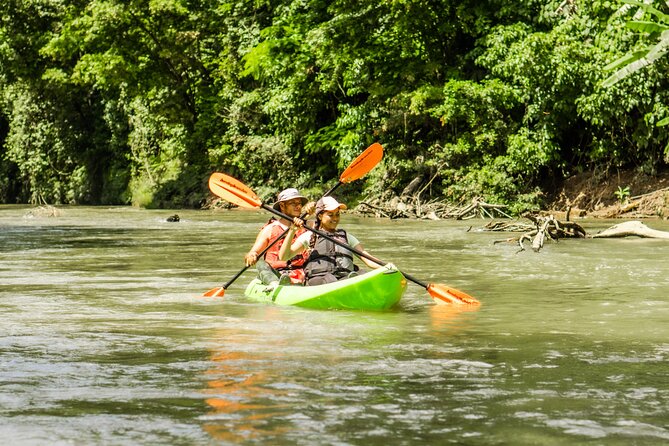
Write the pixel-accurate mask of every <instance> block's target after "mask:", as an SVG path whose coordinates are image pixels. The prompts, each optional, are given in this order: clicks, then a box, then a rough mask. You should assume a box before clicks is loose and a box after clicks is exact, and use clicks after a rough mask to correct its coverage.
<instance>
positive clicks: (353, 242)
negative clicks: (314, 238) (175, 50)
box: [293, 231, 360, 249]
mask: <svg viewBox="0 0 669 446" xmlns="http://www.w3.org/2000/svg"><path fill="white" fill-rule="evenodd" d="M295 242H300V244H302V246H304V249H309V243H310V242H311V231H307V232H305V233H304V234H302V235H300V236H299V237H297V238H296V239H295V241H294V242H293V243H295ZM346 243H348V246H351V247H353V248H355V247H356V246H358V245H359V244H360V240H358V239H357V238H356V237H355V236H354V235H351V234H349V233H348V232H347V233H346Z"/></svg>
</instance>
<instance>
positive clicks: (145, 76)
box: [0, 0, 669, 211]
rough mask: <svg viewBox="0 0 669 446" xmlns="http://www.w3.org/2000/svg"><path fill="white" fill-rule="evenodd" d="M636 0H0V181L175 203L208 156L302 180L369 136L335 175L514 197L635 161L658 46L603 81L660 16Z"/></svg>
mask: <svg viewBox="0 0 669 446" xmlns="http://www.w3.org/2000/svg"><path fill="white" fill-rule="evenodd" d="M645 3H646V5H645V6H643V3H640V2H635V1H627V2H621V1H598V0H383V1H378V0H373V1H370V0H329V1H325V0H233V1H226V0H218V1H209V2H208V1H197V0H123V1H121V0H92V1H84V0H3V2H2V5H1V6H0V202H3V203H17V202H22V203H28V202H32V203H44V202H46V203H50V204H57V203H76V204H127V203H132V204H134V205H137V206H150V207H168V206H169V207H179V206H189V207H197V206H199V205H201V203H202V201H203V199H204V198H205V197H206V196H207V189H206V180H207V178H208V176H209V174H210V173H211V172H213V171H223V172H226V173H228V174H231V175H233V176H235V177H237V178H239V179H240V180H242V181H243V182H245V183H246V184H248V185H250V186H251V187H253V188H254V189H255V190H256V191H257V192H258V193H259V194H260V195H261V196H263V198H265V199H267V200H269V201H271V197H272V195H273V194H274V193H276V192H277V191H278V190H280V189H282V188H284V187H289V186H297V187H300V188H303V189H305V190H306V191H308V192H309V191H311V192H312V193H313V194H314V195H315V194H316V193H317V192H318V191H322V190H323V186H324V184H325V183H327V184H326V186H327V185H332V184H333V183H334V182H335V181H336V179H337V178H338V176H339V173H340V172H341V169H342V168H343V167H345V166H346V165H347V164H348V163H349V162H350V161H351V160H352V159H353V158H354V157H355V156H357V155H358V154H359V153H361V152H362V151H363V150H364V149H365V148H366V147H367V146H368V145H369V144H371V143H372V142H375V141H378V142H380V143H381V144H383V146H384V148H385V157H384V160H383V163H382V165H380V166H378V167H377V168H376V169H375V170H374V171H373V172H372V173H371V174H370V175H368V177H366V179H365V181H362V182H359V183H356V184H355V185H351V186H348V187H347V190H348V193H349V194H358V195H360V196H361V195H362V194H366V195H376V196H380V195H381V194H382V193H383V192H385V191H394V192H395V193H399V192H401V191H402V189H403V188H404V187H406V186H407V184H409V183H410V182H411V181H412V180H414V179H415V178H420V179H421V181H422V184H423V185H424V186H423V189H424V190H423V192H422V193H423V194H424V195H425V196H426V199H428V198H431V199H440V200H444V201H448V200H455V201H457V200H461V199H469V198H472V197H475V196H479V197H482V198H484V199H485V200H487V201H489V202H498V203H506V204H510V205H511V206H512V209H513V210H515V211H518V210H522V209H525V208H532V207H536V206H539V205H540V204H541V200H542V198H543V194H542V191H545V190H548V189H550V188H551V187H552V186H554V185H555V184H557V183H558V182H559V181H560V180H561V179H562V178H564V177H565V176H567V175H571V174H574V173H577V172H579V171H583V170H592V169H598V170H601V171H602V172H606V171H607V170H609V169H611V168H615V167H621V166H626V167H635V168H638V169H640V170H643V171H644V172H647V173H649V174H650V173H653V172H655V171H657V170H658V169H662V168H663V166H665V165H666V164H667V163H668V162H669V159H668V152H667V147H668V142H669V133H668V132H669V127H667V126H658V125H657V124H658V122H661V121H662V120H664V121H662V122H666V118H667V117H669V97H668V96H669V95H668V92H669V88H668V87H669V84H668V83H667V80H668V74H669V70H668V69H667V68H668V67H667V63H668V61H669V58H661V57H656V58H655V59H656V60H654V61H653V62H654V63H652V64H649V65H648V66H646V67H645V68H644V69H642V70H638V71H637V72H635V73H634V74H633V75H630V76H627V77H624V78H622V77H621V80H619V81H618V82H617V83H612V82H608V83H607V85H603V81H604V80H605V79H606V78H607V77H609V76H611V68H610V67H609V69H608V71H607V69H605V68H606V67H607V65H609V64H611V62H613V61H615V60H617V59H619V58H621V57H622V56H624V55H625V54H632V55H634V54H641V53H643V52H644V51H646V52H647V51H648V48H649V45H652V44H653V43H654V42H657V39H658V33H657V30H658V29H659V30H660V31H662V29H664V28H663V27H662V26H663V25H662V24H661V23H660V22H662V21H663V19H666V16H664V15H663V13H662V11H668V10H669V6H668V4H667V2H665V1H663V0H655V1H653V0H646V1H645ZM658 18H659V19H658ZM630 21H636V23H648V24H649V26H650V24H653V23H654V24H655V25H654V26H655V28H653V29H651V28H644V27H643V26H640V25H638V26H636V27H630V26H629V22H630ZM666 24H669V21H667V22H666ZM658 27H659V28H658ZM663 36H664V35H663ZM664 38H666V36H664ZM664 51H666V47H665V48H664V49H661V51H659V52H658V51H656V53H658V54H659V55H660V56H661V55H663V54H664ZM658 54H656V56H657V55H658ZM638 58H639V57H636V59H638ZM428 185H429V187H428ZM351 197H353V195H351Z"/></svg>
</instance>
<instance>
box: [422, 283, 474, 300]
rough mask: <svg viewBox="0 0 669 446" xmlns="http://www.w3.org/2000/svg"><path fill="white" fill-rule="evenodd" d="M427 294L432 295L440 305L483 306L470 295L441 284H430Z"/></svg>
mask: <svg viewBox="0 0 669 446" xmlns="http://www.w3.org/2000/svg"><path fill="white" fill-rule="evenodd" d="M427 292H428V293H430V296H432V299H434V301H435V302H436V303H438V304H466V305H481V302H479V301H478V300H477V299H475V298H473V297H472V296H470V295H469V294H467V293H465V292H463V291H460V290H456V289H455V288H451V287H449V286H446V285H442V284H439V283H438V284H433V283H431V284H429V285H428V286H427Z"/></svg>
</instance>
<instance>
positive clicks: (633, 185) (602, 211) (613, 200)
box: [545, 169, 669, 219]
mask: <svg viewBox="0 0 669 446" xmlns="http://www.w3.org/2000/svg"><path fill="white" fill-rule="evenodd" d="M549 203H550V204H549V206H548V207H547V210H546V211H545V212H547V213H553V214H557V215H556V217H558V215H564V216H566V213H567V212H568V211H570V216H573V217H590V218H624V219H639V218H661V219H669V170H665V171H662V172H659V173H657V174H656V175H648V174H644V173H641V172H639V171H638V170H636V169H626V170H615V171H609V172H608V173H606V172H598V171H593V172H584V173H581V174H578V175H574V176H572V177H570V178H568V179H566V180H565V182H564V183H563V185H562V186H561V187H560V188H558V189H557V191H556V193H554V194H553V196H552V197H551V198H550V199H549Z"/></svg>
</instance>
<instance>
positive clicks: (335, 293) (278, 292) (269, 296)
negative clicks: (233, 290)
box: [244, 265, 407, 310]
mask: <svg viewBox="0 0 669 446" xmlns="http://www.w3.org/2000/svg"><path fill="white" fill-rule="evenodd" d="M406 286H407V283H406V279H405V278H404V276H403V275H402V273H400V272H399V271H398V270H397V269H395V268H394V267H393V266H392V265H386V266H384V267H382V268H378V269H375V270H373V271H370V272H368V273H366V274H361V275H359V276H356V277H352V278H350V279H344V280H339V281H337V282H333V283H328V284H325V285H316V286H301V285H286V286H281V285H279V286H277V287H276V288H275V289H273V290H270V289H268V286H267V285H265V284H263V283H262V282H260V280H258V279H253V280H252V281H251V283H250V284H249V285H248V286H247V287H246V291H245V292H244V294H245V295H246V297H248V298H250V299H252V300H255V301H258V302H266V303H275V304H277V305H294V306H298V307H304V308H315V309H321V310H326V309H328V310H329V309H338V310H387V309H389V308H392V307H393V306H395V305H396V304H397V303H398V302H399V301H400V299H401V298H402V295H403V294H404V291H405V290H406Z"/></svg>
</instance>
